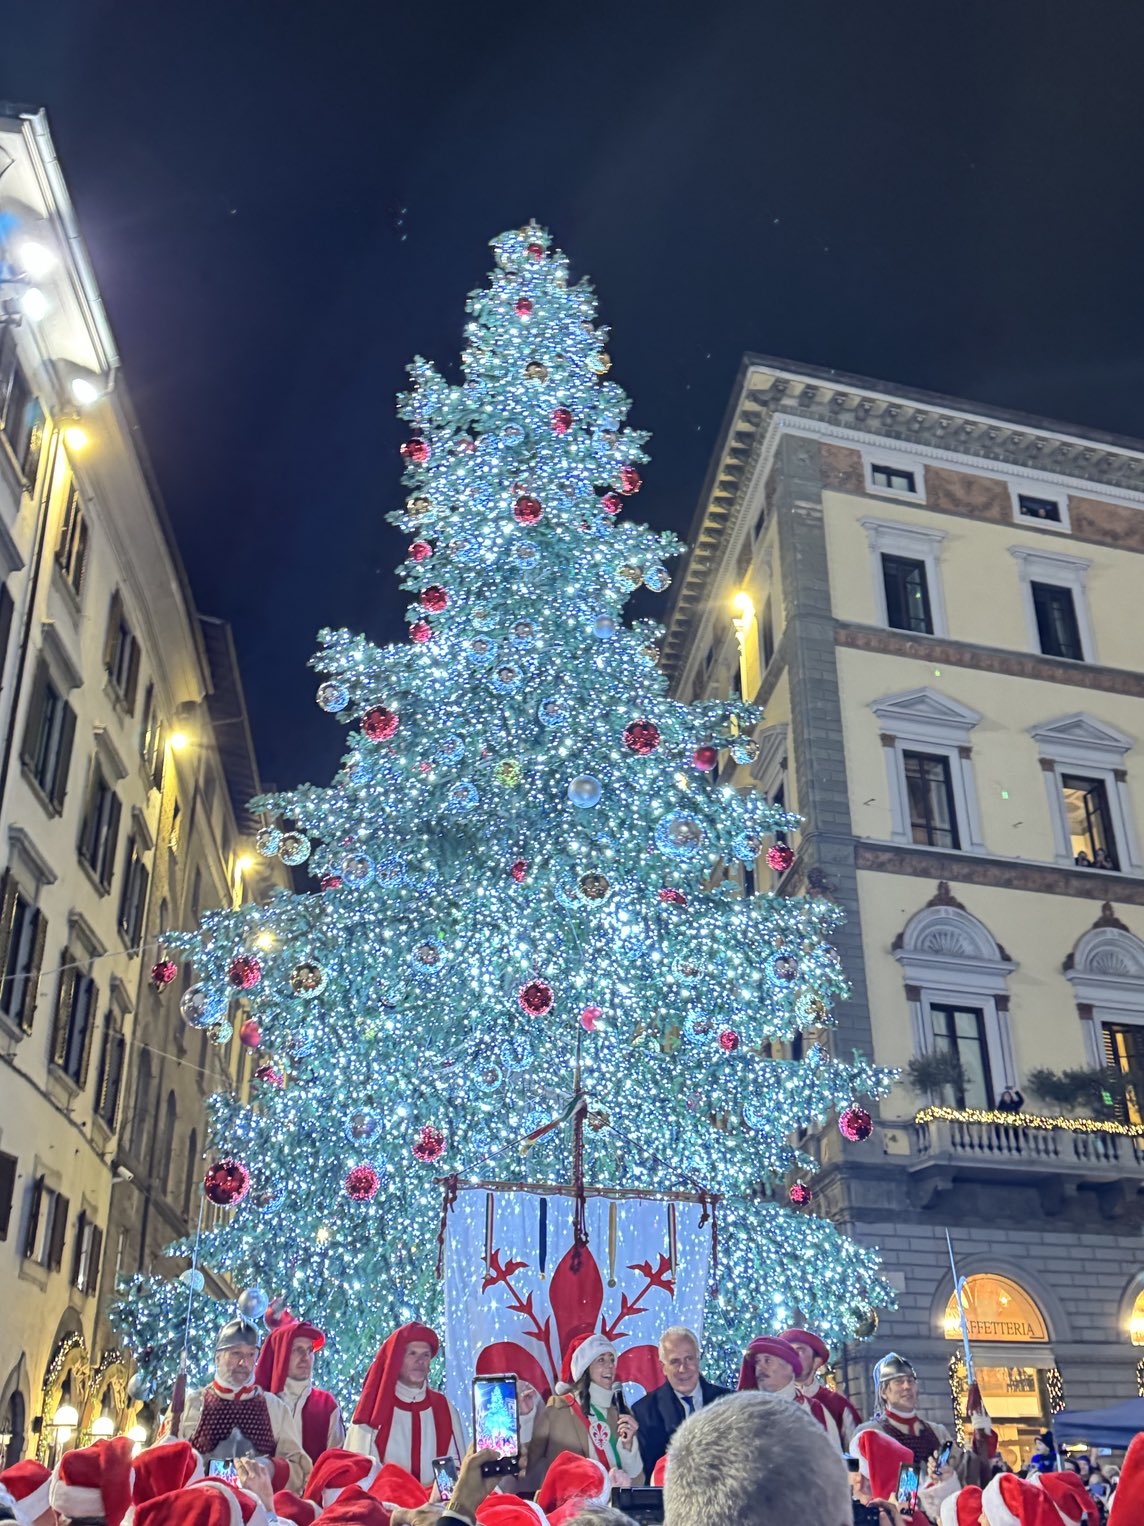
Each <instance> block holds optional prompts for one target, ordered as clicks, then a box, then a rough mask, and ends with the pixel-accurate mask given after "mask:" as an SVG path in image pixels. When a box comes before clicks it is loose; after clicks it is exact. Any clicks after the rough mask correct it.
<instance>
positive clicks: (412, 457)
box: [401, 440, 429, 466]
mask: <svg viewBox="0 0 1144 1526" xmlns="http://www.w3.org/2000/svg"><path fill="white" fill-rule="evenodd" d="M401 454H402V455H403V456H404V457H405V459H406V460H407V461H412V462H413V463H414V465H416V466H420V465H421V463H422V462H424V461H428V459H429V447H428V445H427V444H426V443H425V441H424V440H406V441H405V443H404V444H403V445H402V447H401Z"/></svg>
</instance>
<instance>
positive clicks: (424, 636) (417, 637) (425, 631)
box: [409, 620, 433, 646]
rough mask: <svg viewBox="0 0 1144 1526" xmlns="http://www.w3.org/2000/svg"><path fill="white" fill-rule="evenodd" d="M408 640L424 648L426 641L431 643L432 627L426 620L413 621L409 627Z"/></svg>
mask: <svg viewBox="0 0 1144 1526" xmlns="http://www.w3.org/2000/svg"><path fill="white" fill-rule="evenodd" d="M409 639H410V641H415V642H416V643H417V645H418V646H424V645H425V643H426V642H427V641H432V639H433V627H432V626H431V625H430V624H429V622H428V620H414V622H413V624H412V625H411V626H410V627H409Z"/></svg>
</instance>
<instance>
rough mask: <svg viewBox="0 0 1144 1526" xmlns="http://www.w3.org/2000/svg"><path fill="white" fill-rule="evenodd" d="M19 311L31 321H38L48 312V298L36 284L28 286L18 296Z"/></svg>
mask: <svg viewBox="0 0 1144 1526" xmlns="http://www.w3.org/2000/svg"><path fill="white" fill-rule="evenodd" d="M20 311H21V312H22V313H23V315H24V317H25V318H27V319H29V321H30V322H32V323H39V321H40V319H41V318H45V317H46V316H47V312H48V299H47V297H45V296H44V294H43V292H42V291H41V290H40V288H39V287H38V286H29V287H28V289H27V291H26V292H24V294H23V296H22V297H21V298H20Z"/></svg>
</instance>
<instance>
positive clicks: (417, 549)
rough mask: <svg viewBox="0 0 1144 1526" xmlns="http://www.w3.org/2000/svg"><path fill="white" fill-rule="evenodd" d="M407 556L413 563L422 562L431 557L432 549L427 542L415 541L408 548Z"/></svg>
mask: <svg viewBox="0 0 1144 1526" xmlns="http://www.w3.org/2000/svg"><path fill="white" fill-rule="evenodd" d="M409 555H410V556H411V557H412V559H413V560H414V561H415V562H424V561H426V560H427V559H428V558H429V557H431V556H432V555H433V547H432V546H431V545H430V544H429V542H428V541H427V540H415V541H414V542H413V544H412V545H411V546H410V548H409Z"/></svg>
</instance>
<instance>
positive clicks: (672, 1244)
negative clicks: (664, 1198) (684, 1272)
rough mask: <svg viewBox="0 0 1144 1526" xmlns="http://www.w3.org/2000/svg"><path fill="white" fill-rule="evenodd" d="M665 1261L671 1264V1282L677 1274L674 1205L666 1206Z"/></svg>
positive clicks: (676, 1238) (677, 1248) (677, 1241)
mask: <svg viewBox="0 0 1144 1526" xmlns="http://www.w3.org/2000/svg"><path fill="white" fill-rule="evenodd" d="M667 1259H668V1261H669V1262H670V1263H671V1276H672V1280H674V1279H675V1277H676V1276H677V1275H678V1272H679V1239H678V1236H677V1234H676V1224H675V1204H674V1203H668V1205H667Z"/></svg>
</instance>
